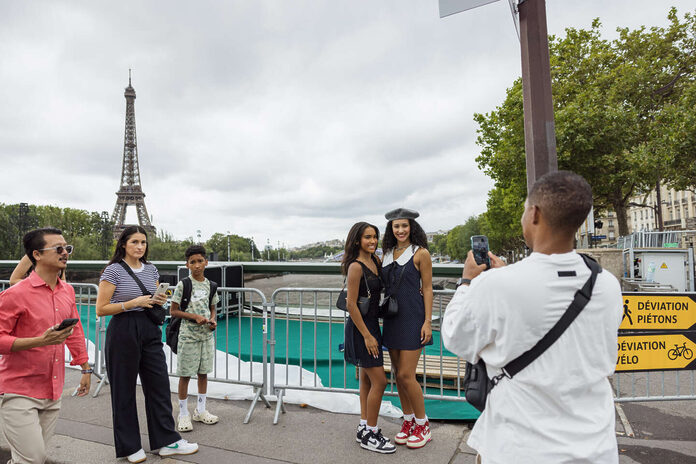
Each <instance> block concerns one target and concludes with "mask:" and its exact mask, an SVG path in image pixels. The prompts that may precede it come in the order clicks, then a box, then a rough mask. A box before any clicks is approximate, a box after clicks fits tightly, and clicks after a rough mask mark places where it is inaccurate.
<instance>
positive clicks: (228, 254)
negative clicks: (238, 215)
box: [227, 230, 230, 261]
mask: <svg viewBox="0 0 696 464" xmlns="http://www.w3.org/2000/svg"><path fill="white" fill-rule="evenodd" d="M229 260H230V231H229V230H228V231H227V261H229Z"/></svg>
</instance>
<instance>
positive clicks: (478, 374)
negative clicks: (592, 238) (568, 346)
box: [463, 253, 602, 412]
mask: <svg viewBox="0 0 696 464" xmlns="http://www.w3.org/2000/svg"><path fill="white" fill-rule="evenodd" d="M580 256H581V257H582V259H583V261H585V264H586V265H587V267H589V268H590V277H589V278H588V279H587V281H586V282H585V285H583V286H582V288H581V289H580V290H578V291H576V292H575V297H574V298H573V301H572V302H571V303H570V306H568V309H566V311H565V313H563V316H561V318H560V319H559V320H558V321H557V322H556V324H554V326H553V327H552V328H551V330H549V332H548V333H547V334H546V335H544V337H543V338H542V339H541V340H539V341H538V342H537V344H536V345H534V346H533V347H532V348H531V349H529V350H527V351H526V352H524V353H522V354H521V355H520V356H518V357H517V358H515V359H513V360H512V361H510V362H509V363H507V365H506V366H505V367H504V368H503V373H502V374H499V375H497V376H495V377H493V379H489V378H488V373H487V372H486V363H485V362H484V361H483V359H479V361H478V362H477V363H476V364H468V365H467V369H466V374H465V376H464V381H463V386H464V393H465V397H466V400H467V402H468V403H469V404H470V405H472V406H473V407H475V408H476V409H478V410H479V411H482V412H483V410H484V409H485V408H486V399H487V398H488V394H489V393H490V392H491V390H493V388H494V387H495V386H496V385H497V384H498V382H500V380H502V379H503V378H504V377H508V378H510V379H511V378H513V377H514V376H515V375H517V374H518V373H519V372H520V371H521V370H522V369H524V368H525V367H527V366H528V365H530V364H531V363H532V362H533V361H534V360H535V359H536V358H538V357H539V356H541V354H542V353H543V352H544V351H546V350H547V349H548V348H549V347H550V346H551V345H553V343H554V342H555V341H556V340H558V338H559V337H560V336H561V335H562V334H563V332H565V330H566V329H567V328H568V326H570V324H572V322H573V321H574V320H575V318H577V317H578V315H579V314H580V311H582V310H583V308H585V306H586V305H587V303H589V301H590V298H591V297H592V290H593V289H594V284H595V282H596V280H597V274H599V273H600V272H602V268H601V267H600V265H599V264H597V261H595V260H594V259H592V258H590V257H589V256H587V255H585V254H582V253H580Z"/></svg>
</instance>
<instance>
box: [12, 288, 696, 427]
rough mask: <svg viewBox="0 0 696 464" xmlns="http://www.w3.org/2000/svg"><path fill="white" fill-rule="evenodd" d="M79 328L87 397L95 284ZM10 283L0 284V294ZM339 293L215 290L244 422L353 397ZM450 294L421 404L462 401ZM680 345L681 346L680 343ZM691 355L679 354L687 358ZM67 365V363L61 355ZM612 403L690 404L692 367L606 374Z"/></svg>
mask: <svg viewBox="0 0 696 464" xmlns="http://www.w3.org/2000/svg"><path fill="white" fill-rule="evenodd" d="M71 285H72V286H73V288H74V289H75V297H76V303H77V309H78V312H79V316H80V319H81V321H82V324H83V328H84V331H85V337H86V343H87V346H88V347H89V346H90V343H92V344H93V346H94V357H93V360H94V374H95V375H96V376H97V378H98V379H99V380H100V382H99V385H98V386H97V388H96V389H95V391H94V393H93V395H94V396H97V395H98V394H99V392H100V390H101V388H102V387H103V386H104V385H105V384H107V382H108V379H107V377H106V369H105V359H104V340H105V333H106V327H107V324H108V320H109V318H108V317H106V318H105V317H102V318H97V317H96V309H95V308H96V297H97V286H96V285H94V284H77V283H73V284H71ZM8 286H9V281H6V280H0V291H3V290H5V289H6V288H7V287H8ZM340 290H341V289H338V288H279V289H277V290H275V291H274V292H273V294H272V296H271V300H270V302H269V301H267V300H266V297H265V296H264V294H263V293H262V292H261V291H259V290H257V289H254V288H234V287H222V288H219V289H218V292H219V295H220V300H221V301H220V304H219V305H218V328H217V330H215V332H214V340H215V346H216V349H217V351H216V357H215V361H214V368H213V372H212V374H211V375H209V379H210V380H211V381H215V382H222V383H228V384H238V385H246V386H250V387H252V388H253V399H252V401H251V405H250V407H249V410H248V412H247V415H246V417H245V419H244V423H248V422H249V420H250V419H251V415H252V413H253V411H254V409H255V407H256V405H257V403H258V401H259V400H261V401H263V403H264V404H265V405H266V407H268V408H270V407H271V405H270V403H269V400H268V398H267V397H268V396H270V395H275V396H276V397H277V401H276V409H275V414H274V419H273V423H274V424H277V423H278V421H279V418H280V414H281V412H282V413H284V412H286V409H285V405H284V396H285V394H286V391H287V390H306V391H325V392H340V393H353V394H358V393H359V383H358V375H359V373H358V370H357V369H356V368H355V367H354V366H353V365H351V364H347V363H346V362H345V361H344V359H343V353H342V352H341V351H342V344H343V341H344V328H345V323H346V322H347V318H348V317H349V316H348V314H347V313H346V312H344V311H341V310H338V309H336V308H335V301H336V298H337V297H338V293H339V292H340ZM453 294H454V290H435V291H434V301H433V324H432V327H433V345H431V346H428V347H426V349H425V351H424V355H423V356H421V359H420V361H419V366H418V369H417V376H418V378H419V382H420V383H421V389H422V390H423V392H424V396H425V398H426V399H434V400H440V401H454V402H465V401H466V398H465V396H464V392H463V390H462V380H463V378H464V374H465V371H466V363H465V362H464V361H463V360H462V359H461V358H458V357H457V356H455V355H453V354H452V353H450V352H449V351H447V350H446V348H445V347H444V346H443V343H442V339H441V338H440V331H439V328H440V321H441V320H442V318H443V315H444V313H445V308H446V306H447V303H448V302H449V300H450V299H451V296H452V295H453ZM685 347H686V345H685ZM690 354H691V355H693V352H692V351H691V350H688V351H685V352H680V353H679V356H683V357H684V358H686V357H687V356H688V355H690ZM175 356H176V355H173V354H171V353H170V355H169V374H170V375H171V376H173V377H176V369H175V367H174V366H175V364H176V362H175V361H176V359H175ZM68 360H69V358H68ZM385 371H386V372H387V376H388V381H389V384H388V386H387V389H386V391H385V395H387V396H396V395H398V390H397V388H396V383H395V373H394V370H393V369H392V366H391V361H390V359H389V356H388V353H387V352H385ZM610 380H611V382H612V385H613V387H614V393H615V401H616V402H618V403H621V402H636V401H641V402H643V401H669V400H695V399H696V375H695V372H694V370H672V371H664V370H663V371H646V372H616V373H615V374H614V375H613V376H612V377H611V379H610Z"/></svg>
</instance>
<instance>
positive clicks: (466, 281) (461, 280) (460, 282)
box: [457, 277, 471, 288]
mask: <svg viewBox="0 0 696 464" xmlns="http://www.w3.org/2000/svg"><path fill="white" fill-rule="evenodd" d="M470 284H471V279H465V278H463V277H460V278H459V279H457V288H459V287H460V286H461V285H470Z"/></svg>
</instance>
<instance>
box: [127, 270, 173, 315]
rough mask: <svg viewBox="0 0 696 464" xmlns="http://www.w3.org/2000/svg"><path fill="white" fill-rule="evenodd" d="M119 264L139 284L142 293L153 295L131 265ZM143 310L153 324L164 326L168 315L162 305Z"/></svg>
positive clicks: (154, 305)
mask: <svg viewBox="0 0 696 464" xmlns="http://www.w3.org/2000/svg"><path fill="white" fill-rule="evenodd" d="M118 264H120V265H121V266H122V267H123V269H125V270H126V272H127V273H128V275H130V276H131V277H132V278H133V280H134V281H135V283H136V284H138V287H140V291H141V292H143V295H152V293H151V292H149V291H148V290H147V288H145V285H143V283H142V281H141V280H140V279H139V278H138V276H136V275H135V272H133V269H131V268H130V266H129V265H127V264H126V263H124V262H123V261H119V262H118ZM143 309H144V310H145V315H146V316H147V317H148V318H149V319H150V320H151V321H152V322H154V323H155V324H157V325H162V324H164V319H165V317H166V316H167V313H166V311H165V310H164V308H163V307H162V306H161V305H158V304H153V305H152V307H151V308H143Z"/></svg>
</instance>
